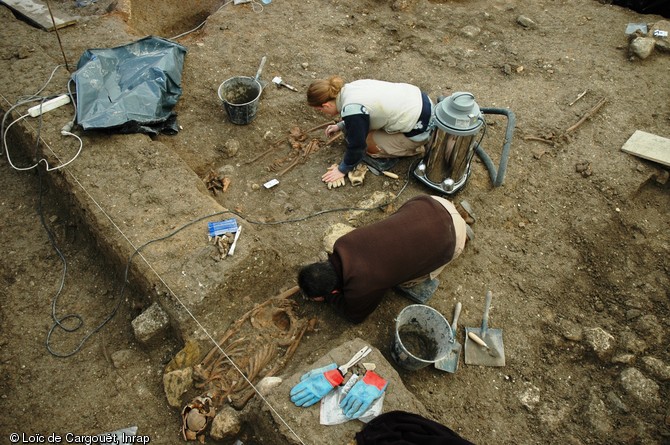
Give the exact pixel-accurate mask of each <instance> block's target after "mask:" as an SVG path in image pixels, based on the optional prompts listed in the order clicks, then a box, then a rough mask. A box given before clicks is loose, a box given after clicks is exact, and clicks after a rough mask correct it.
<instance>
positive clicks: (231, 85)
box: [219, 76, 263, 125]
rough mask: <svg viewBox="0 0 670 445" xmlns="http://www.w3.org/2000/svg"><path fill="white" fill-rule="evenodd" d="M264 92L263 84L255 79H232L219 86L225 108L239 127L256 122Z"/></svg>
mask: <svg viewBox="0 0 670 445" xmlns="http://www.w3.org/2000/svg"><path fill="white" fill-rule="evenodd" d="M262 92H263V87H262V86H261V83H260V82H259V81H258V80H256V79H255V78H253V77H246V76H237V77H231V78H230V79H228V80H226V81H224V82H223V83H222V84H221V85H219V99H220V100H221V102H223V108H225V109H226V113H228V117H229V118H230V121H231V122H232V123H234V124H237V125H246V124H248V123H250V122H251V121H253V120H254V118H255V117H256V112H257V111H258V100H259V99H260V97H261V93H262Z"/></svg>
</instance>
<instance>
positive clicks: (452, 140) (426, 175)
mask: <svg viewBox="0 0 670 445" xmlns="http://www.w3.org/2000/svg"><path fill="white" fill-rule="evenodd" d="M434 124H435V128H434V130H433V133H432V135H431V137H430V140H429V142H428V144H427V145H426V154H425V156H424V158H423V160H422V161H421V162H420V163H419V165H417V166H416V168H415V169H414V176H415V177H416V178H417V179H418V180H419V181H421V182H423V183H424V184H425V185H427V186H428V187H430V188H432V189H435V190H437V191H438V192H440V193H443V194H447V195H451V194H454V193H456V192H458V191H459V190H460V189H461V188H462V187H463V186H465V183H466V182H467V180H468V177H469V176H470V163H471V161H472V157H473V155H474V153H475V149H476V146H477V138H478V134H479V132H480V130H481V129H482V127H483V125H484V118H483V116H482V113H481V111H480V109H479V106H478V105H477V103H476V102H475V97H474V96H473V95H472V94H471V93H466V92H458V93H454V94H452V95H451V96H449V97H447V98H445V99H443V100H441V101H439V102H438V103H437V105H436V106H435V115H434Z"/></svg>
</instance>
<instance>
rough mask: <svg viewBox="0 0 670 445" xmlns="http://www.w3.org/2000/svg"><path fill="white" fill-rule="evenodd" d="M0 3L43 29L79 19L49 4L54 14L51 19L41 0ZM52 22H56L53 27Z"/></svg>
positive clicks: (17, 0) (2, 1)
mask: <svg viewBox="0 0 670 445" xmlns="http://www.w3.org/2000/svg"><path fill="white" fill-rule="evenodd" d="M0 3H2V4H4V5H6V6H8V7H9V8H10V9H11V10H12V11H14V12H16V13H17V14H19V15H20V16H22V17H24V18H25V19H26V20H27V21H28V22H30V23H31V24H33V25H35V26H37V27H38V28H42V29H44V30H45V31H53V30H54V29H60V28H63V27H65V26H70V25H73V24H75V23H76V22H77V20H78V19H79V17H71V16H69V15H67V14H65V13H63V12H60V11H56V10H55V9H54V8H53V5H51V12H52V13H53V16H54V20H53V21H52V20H51V14H49V8H48V7H47V4H46V3H45V2H43V1H42V0H0ZM54 22H56V26H55V27H54Z"/></svg>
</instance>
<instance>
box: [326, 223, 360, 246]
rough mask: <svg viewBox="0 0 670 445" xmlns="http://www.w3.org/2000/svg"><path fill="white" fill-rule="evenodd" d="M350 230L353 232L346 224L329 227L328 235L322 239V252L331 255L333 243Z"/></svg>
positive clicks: (352, 228)
mask: <svg viewBox="0 0 670 445" xmlns="http://www.w3.org/2000/svg"><path fill="white" fill-rule="evenodd" d="M352 230H354V227H352V226H350V225H348V224H342V223H337V224H335V225H334V226H330V228H329V229H328V233H326V236H324V237H323V248H324V250H325V251H326V252H328V253H333V245H334V244H335V241H337V240H338V238H340V237H341V236H343V235H346V234H347V233H349V232H351V231H352Z"/></svg>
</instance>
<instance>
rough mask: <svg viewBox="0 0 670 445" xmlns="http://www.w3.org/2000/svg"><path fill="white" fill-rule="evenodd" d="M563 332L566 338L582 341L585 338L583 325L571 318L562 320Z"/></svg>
mask: <svg viewBox="0 0 670 445" xmlns="http://www.w3.org/2000/svg"><path fill="white" fill-rule="evenodd" d="M560 328H561V334H563V337H564V338H565V339H566V340H570V341H581V340H582V338H583V332H582V327H581V326H580V325H578V324H577V323H573V322H572V321H569V320H561V322H560Z"/></svg>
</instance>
